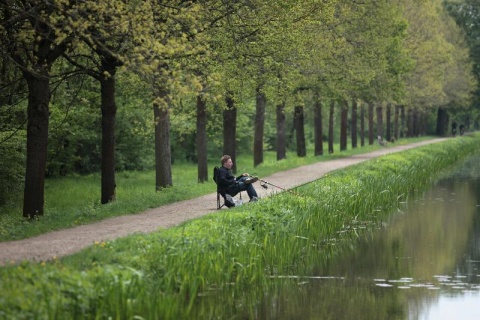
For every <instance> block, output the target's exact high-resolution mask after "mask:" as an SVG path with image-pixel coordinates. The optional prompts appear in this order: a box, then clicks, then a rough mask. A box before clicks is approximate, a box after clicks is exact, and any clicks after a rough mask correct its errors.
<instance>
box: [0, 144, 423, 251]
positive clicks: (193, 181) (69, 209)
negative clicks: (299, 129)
mask: <svg viewBox="0 0 480 320" xmlns="http://www.w3.org/2000/svg"><path fill="white" fill-rule="evenodd" d="M431 138H432V137H422V138H413V139H401V140H399V141H397V142H396V143H395V144H392V145H391V146H394V145H400V144H408V143H412V142H418V141H422V140H426V139H431ZM349 148H350V146H349ZM379 148H383V147H380V146H378V145H376V144H375V145H372V146H365V147H359V148H356V149H351V148H350V149H348V150H346V151H343V152H339V151H338V150H339V146H338V145H336V146H335V147H334V150H337V151H336V152H335V153H333V154H328V153H327V150H325V152H326V153H327V154H325V155H323V156H320V157H315V156H313V153H314V152H313V150H311V149H310V150H308V151H307V157H302V158H299V157H297V156H296V154H295V153H293V152H291V153H289V154H288V155H287V159H285V160H281V161H277V160H276V153H275V152H265V154H264V162H263V164H261V165H260V166H258V167H256V168H253V158H252V155H251V154H249V155H243V154H241V155H239V156H238V159H237V171H238V172H249V173H251V174H253V175H258V176H260V177H265V176H268V175H270V174H272V173H275V172H278V171H284V170H288V169H292V168H296V167H299V166H303V165H307V164H311V163H315V162H319V161H328V160H332V159H338V158H342V157H348V156H352V155H355V154H361V153H366V152H370V151H374V150H377V149H379ZM220 157H221V155H219V157H218V160H217V159H216V160H214V161H212V162H211V163H210V164H209V175H210V176H209V177H210V181H209V182H206V183H198V182H197V165H196V164H192V163H177V164H175V165H173V168H172V172H173V173H172V176H173V185H174V186H173V187H171V188H166V189H163V190H162V191H160V192H156V191H155V172H154V171H148V172H120V173H118V174H117V176H116V184H117V200H116V201H115V202H113V203H109V204H106V205H102V204H100V180H101V177H100V175H99V174H94V175H88V176H78V175H76V176H70V177H65V178H61V179H47V181H46V186H45V214H44V215H43V216H42V217H40V219H39V221H31V222H29V221H26V220H25V219H24V218H23V217H22V208H21V202H22V201H19V202H18V203H17V204H16V205H12V206H10V207H0V210H1V211H0V212H1V213H0V241H8V240H18V239H23V238H28V237H32V236H36V235H39V234H43V233H46V232H49V231H55V230H60V229H65V228H69V227H74V226H78V225H83V224H89V223H92V222H95V221H98V220H102V219H106V218H110V217H115V216H121V215H127V214H135V213H139V212H143V211H145V210H147V209H149V208H156V207H159V206H162V205H165V204H169V203H173V202H176V201H180V200H185V199H192V198H195V197H198V196H201V195H205V194H209V193H212V192H215V185H214V182H213V181H211V174H212V173H211V172H212V171H213V167H214V166H216V165H218V162H219V160H220Z"/></svg>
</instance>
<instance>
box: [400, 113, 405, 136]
mask: <svg viewBox="0 0 480 320" xmlns="http://www.w3.org/2000/svg"><path fill="white" fill-rule="evenodd" d="M400 119H401V121H400V123H401V126H400V137H402V138H405V125H406V124H405V122H406V116H405V106H400Z"/></svg>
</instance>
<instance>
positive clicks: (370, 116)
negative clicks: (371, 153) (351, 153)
mask: <svg viewBox="0 0 480 320" xmlns="http://www.w3.org/2000/svg"><path fill="white" fill-rule="evenodd" d="M373 141H374V136H373V102H369V103H368V145H370V146H371V145H372V144H373Z"/></svg>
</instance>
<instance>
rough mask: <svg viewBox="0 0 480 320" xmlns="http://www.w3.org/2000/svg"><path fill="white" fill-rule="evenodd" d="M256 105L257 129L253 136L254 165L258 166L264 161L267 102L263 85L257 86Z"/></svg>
mask: <svg viewBox="0 0 480 320" xmlns="http://www.w3.org/2000/svg"><path fill="white" fill-rule="evenodd" d="M256 97H257V101H256V105H255V131H254V137H253V166H254V167H256V166H258V165H259V164H261V163H262V162H263V136H264V128H265V104H266V99H267V98H266V96H265V93H264V92H262V87H261V86H258V87H257V88H256Z"/></svg>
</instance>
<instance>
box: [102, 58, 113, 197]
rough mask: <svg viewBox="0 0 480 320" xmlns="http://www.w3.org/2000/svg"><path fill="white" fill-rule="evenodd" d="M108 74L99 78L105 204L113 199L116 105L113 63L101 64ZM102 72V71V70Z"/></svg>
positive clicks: (103, 195)
mask: <svg viewBox="0 0 480 320" xmlns="http://www.w3.org/2000/svg"><path fill="white" fill-rule="evenodd" d="M102 68H103V70H102V71H105V72H108V74H110V76H109V77H107V78H102V79H101V80H100V87H101V88H100V90H101V95H102V188H101V189H102V192H101V193H102V198H101V203H102V204H106V203H109V202H111V201H114V200H115V188H116V184H115V117H116V114H117V105H116V104H115V69H116V67H115V63H112V64H110V65H108V63H107V62H105V65H103V66H102ZM102 74H103V72H102Z"/></svg>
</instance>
